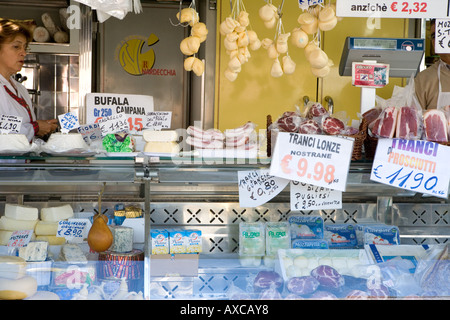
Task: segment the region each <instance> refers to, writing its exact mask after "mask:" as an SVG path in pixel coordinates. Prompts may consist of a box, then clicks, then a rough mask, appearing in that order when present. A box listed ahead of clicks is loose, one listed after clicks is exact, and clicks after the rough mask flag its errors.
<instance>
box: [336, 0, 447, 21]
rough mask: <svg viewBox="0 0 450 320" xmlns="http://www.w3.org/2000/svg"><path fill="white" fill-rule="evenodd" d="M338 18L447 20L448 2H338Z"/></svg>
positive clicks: (429, 0)
mask: <svg viewBox="0 0 450 320" xmlns="http://www.w3.org/2000/svg"><path fill="white" fill-rule="evenodd" d="M336 15H337V16H338V17H362V18H364V17H367V18H369V17H381V18H406V19H413V18H414V19H425V18H445V17H448V16H449V7H448V1H437V0H401V1H399V0H387V1H384V0H383V1H381V0H367V1H361V0H336Z"/></svg>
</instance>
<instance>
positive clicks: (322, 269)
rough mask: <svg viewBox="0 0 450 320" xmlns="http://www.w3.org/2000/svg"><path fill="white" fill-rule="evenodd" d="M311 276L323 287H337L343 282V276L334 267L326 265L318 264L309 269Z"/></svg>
mask: <svg viewBox="0 0 450 320" xmlns="http://www.w3.org/2000/svg"><path fill="white" fill-rule="evenodd" d="M311 276H312V277H314V278H316V279H317V280H318V281H319V283H320V285H321V286H323V287H328V288H339V287H341V286H343V285H344V284H345V278H344V277H343V276H342V275H341V274H340V273H339V272H338V271H337V270H336V269H334V268H333V267H330V266H327V265H320V266H318V267H317V268H315V269H313V270H311Z"/></svg>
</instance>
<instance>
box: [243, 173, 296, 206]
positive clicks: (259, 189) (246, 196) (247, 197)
mask: <svg viewBox="0 0 450 320" xmlns="http://www.w3.org/2000/svg"><path fill="white" fill-rule="evenodd" d="M238 180H239V205H240V206H241V207H243V208H254V207H257V206H260V205H262V204H264V203H266V202H267V201H269V200H270V199H273V198H274V197H275V196H276V195H277V194H279V193H280V192H281V191H283V189H284V188H285V187H286V186H287V184H288V183H289V180H286V179H282V178H277V177H274V176H272V175H270V174H269V170H268V169H267V170H266V169H264V170H253V171H238Z"/></svg>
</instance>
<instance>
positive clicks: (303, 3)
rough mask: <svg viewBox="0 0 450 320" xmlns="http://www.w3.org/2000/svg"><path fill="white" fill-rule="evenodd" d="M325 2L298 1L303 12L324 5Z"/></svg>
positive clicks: (320, 0)
mask: <svg viewBox="0 0 450 320" xmlns="http://www.w3.org/2000/svg"><path fill="white" fill-rule="evenodd" d="M323 1H324V0H298V7H299V8H300V9H302V10H308V8H309V7H310V6H315V5H317V4H323Z"/></svg>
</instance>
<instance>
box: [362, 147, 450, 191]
mask: <svg viewBox="0 0 450 320" xmlns="http://www.w3.org/2000/svg"><path fill="white" fill-rule="evenodd" d="M448 159H450V147H447V146H444V145H440V144H438V143H435V142H431V141H423V140H404V139H380V140H378V144H377V150H376V153H375V158H374V160H373V165H372V172H371V175H370V179H371V180H373V181H376V182H380V183H383V184H387V185H391V186H393V187H397V188H401V189H405V190H411V191H416V192H420V193H425V194H430V195H433V196H436V197H439V198H447V197H448V185H449V179H450V171H449V170H448Z"/></svg>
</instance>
